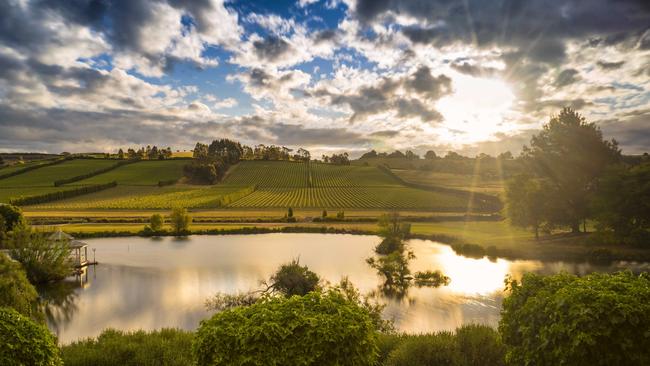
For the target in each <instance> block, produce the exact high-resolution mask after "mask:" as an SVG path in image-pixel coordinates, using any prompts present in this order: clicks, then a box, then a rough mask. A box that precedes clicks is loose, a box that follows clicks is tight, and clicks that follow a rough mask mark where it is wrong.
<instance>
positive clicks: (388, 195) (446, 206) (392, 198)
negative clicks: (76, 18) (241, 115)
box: [223, 161, 467, 211]
mask: <svg viewBox="0 0 650 366" xmlns="http://www.w3.org/2000/svg"><path fill="white" fill-rule="evenodd" d="M252 184H256V185H257V190H256V191H255V192H253V193H252V194H250V195H248V196H246V197H244V198H242V199H240V200H238V201H236V202H234V203H233V204H232V205H231V207H235V208H279V207H294V208H295V207H301V208H358V209H364V208H366V209H372V208H383V209H435V210H438V211H464V210H466V209H467V201H466V200H465V199H463V198H462V197H459V196H456V195H450V194H446V193H439V192H435V193H434V192H427V191H423V190H418V189H413V188H407V187H404V186H401V185H400V184H399V182H398V181H396V180H395V179H394V178H393V177H391V176H389V175H388V174H386V173H384V172H382V171H381V170H379V169H378V168H376V167H370V166H368V167H366V166H361V167H358V166H337V165H330V164H319V163H311V164H303V163H288V162H264V161H252V162H242V163H240V164H239V165H238V166H236V167H235V168H234V169H233V170H232V171H231V172H230V173H229V175H228V177H227V178H226V179H225V181H224V182H223V185H226V186H228V185H252Z"/></svg>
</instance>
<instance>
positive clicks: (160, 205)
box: [34, 185, 240, 210]
mask: <svg viewBox="0 0 650 366" xmlns="http://www.w3.org/2000/svg"><path fill="white" fill-rule="evenodd" d="M238 189H240V188H238V187H222V186H182V185H178V186H166V187H157V186H117V187H115V188H112V189H108V190H105V191H101V192H97V193H93V194H88V195H84V196H79V197H74V198H71V199H67V200H62V201H55V202H49V203H45V204H41V205H36V206H34V208H36V209H48V210H85V209H117V210H123V209H127V210H128V209H131V210H133V209H171V208H173V207H186V208H217V207H219V201H220V198H221V197H223V196H224V195H225V194H228V193H233V192H236V191H237V190H238Z"/></svg>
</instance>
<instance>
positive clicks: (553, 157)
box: [522, 108, 620, 232]
mask: <svg viewBox="0 0 650 366" xmlns="http://www.w3.org/2000/svg"><path fill="white" fill-rule="evenodd" d="M522 155H523V157H524V160H525V161H526V162H527V163H528V166H529V167H530V168H531V169H532V171H534V172H535V173H536V174H537V175H538V177H539V178H542V179H545V180H547V181H548V182H549V183H550V184H551V186H552V188H553V192H554V194H553V195H552V196H550V198H552V200H553V202H552V203H551V207H553V208H554V209H553V212H551V214H550V216H549V217H550V220H551V223H552V224H557V225H566V226H569V227H571V229H572V230H573V231H574V232H578V231H580V223H583V224H584V222H585V220H586V218H587V217H589V214H590V213H589V207H590V199H591V195H592V193H593V192H594V191H595V188H596V182H597V178H598V177H599V176H600V175H601V174H602V172H603V171H604V170H605V168H606V167H607V166H608V165H610V164H612V163H615V162H616V161H618V160H619V159H620V150H619V149H618V144H617V142H616V141H615V140H611V141H606V140H604V139H603V135H602V132H601V131H600V128H598V126H596V125H595V124H594V123H588V122H586V120H585V118H584V117H583V116H581V115H580V114H579V113H577V112H576V111H574V110H573V109H571V108H564V109H562V111H561V112H560V114H559V115H557V116H553V117H551V119H550V121H549V122H548V123H547V124H546V125H544V127H543V129H542V131H541V132H540V133H539V134H537V135H535V136H533V138H532V139H531V142H530V147H528V146H524V151H523V154H522Z"/></svg>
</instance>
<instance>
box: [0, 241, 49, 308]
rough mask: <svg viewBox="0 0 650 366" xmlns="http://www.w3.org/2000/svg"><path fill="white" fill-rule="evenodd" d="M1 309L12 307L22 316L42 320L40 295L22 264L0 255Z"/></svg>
mask: <svg viewBox="0 0 650 366" xmlns="http://www.w3.org/2000/svg"><path fill="white" fill-rule="evenodd" d="M0 307H10V308H13V309H14V310H16V311H18V312H19V313H21V314H22V315H25V316H28V317H30V318H35V319H41V318H42V314H41V313H40V312H39V311H38V294H37V293H36V289H35V288H34V286H32V284H31V283H29V281H28V280H27V275H26V274H25V271H23V269H22V268H21V266H20V264H19V263H17V262H13V261H12V260H11V259H9V257H7V256H6V255H4V254H2V253H0Z"/></svg>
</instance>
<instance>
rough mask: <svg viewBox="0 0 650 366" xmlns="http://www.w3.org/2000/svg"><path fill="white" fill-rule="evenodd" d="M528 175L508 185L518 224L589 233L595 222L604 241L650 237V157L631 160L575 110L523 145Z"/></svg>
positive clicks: (510, 212) (509, 203)
mask: <svg viewBox="0 0 650 366" xmlns="http://www.w3.org/2000/svg"><path fill="white" fill-rule="evenodd" d="M520 159H521V161H522V163H523V164H524V166H525V168H526V173H525V174H520V175H517V176H515V177H514V178H513V179H511V180H510V181H509V182H508V184H507V186H506V201H507V212H508V216H509V218H510V220H511V221H512V223H513V224H515V225H518V226H521V227H529V228H532V229H533V231H534V232H535V236H536V237H538V236H539V232H540V231H542V232H551V231H552V230H554V229H562V228H568V229H570V230H571V231H572V232H574V233H577V232H580V231H581V229H582V231H583V232H586V231H587V229H588V225H587V224H588V221H591V222H595V223H596V229H597V230H598V232H599V234H601V235H600V236H599V240H601V241H602V240H604V239H611V240H612V241H615V242H618V243H621V242H622V243H636V244H640V243H643V244H647V243H648V241H650V184H648V182H650V159H647V158H646V159H645V160H643V159H642V160H640V161H639V164H638V165H631V164H630V163H629V162H628V163H626V162H625V160H624V159H623V158H622V156H621V151H620V150H619V148H618V143H617V142H616V141H615V140H611V141H606V140H604V139H603V136H602V132H601V131H600V129H599V128H598V127H597V126H596V125H595V124H594V123H588V122H586V120H585V118H584V117H582V116H581V115H580V114H578V113H577V112H575V111H574V110H572V109H570V108H565V109H563V110H562V111H561V112H560V114H559V115H557V116H554V117H552V118H551V119H550V121H549V123H548V124H546V125H545V126H544V128H543V130H542V132H540V133H539V134H537V135H535V136H533V137H532V139H531V141H530V146H524V150H523V153H522V156H521V158H520Z"/></svg>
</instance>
